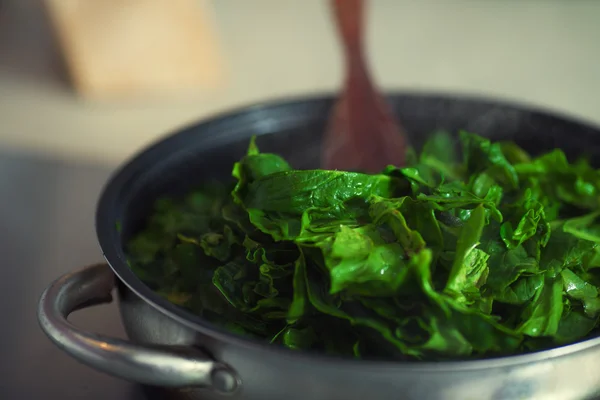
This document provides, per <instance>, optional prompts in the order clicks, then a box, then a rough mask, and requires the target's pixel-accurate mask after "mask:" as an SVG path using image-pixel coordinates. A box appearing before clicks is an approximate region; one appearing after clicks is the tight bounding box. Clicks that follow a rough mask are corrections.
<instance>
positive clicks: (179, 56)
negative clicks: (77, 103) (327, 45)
mask: <svg viewBox="0 0 600 400" xmlns="http://www.w3.org/2000/svg"><path fill="white" fill-rule="evenodd" d="M45 3H46V7H47V9H48V11H49V15H50V17H51V21H52V25H53V27H54V29H55V30H56V31H57V37H58V40H59V42H60V45H61V49H62V53H63V54H64V58H65V62H66V65H67V69H68V71H69V74H70V76H71V80H72V82H73V84H74V85H75V88H76V90H77V91H78V92H79V93H81V94H82V95H84V96H86V97H91V98H111V97H132V96H146V95H161V94H165V93H173V92H181V91H185V92H191V91H194V90H196V91H197V90H198V89H202V90H207V89H209V90H213V89H216V88H219V87H220V86H221V85H222V84H223V82H224V72H223V60H222V57H221V54H220V52H219V45H218V40H217V34H216V30H215V27H214V21H213V19H212V15H211V10H210V4H208V2H206V1H199V0H172V1H163V0H102V1H97V0H93V1H87V0H45Z"/></svg>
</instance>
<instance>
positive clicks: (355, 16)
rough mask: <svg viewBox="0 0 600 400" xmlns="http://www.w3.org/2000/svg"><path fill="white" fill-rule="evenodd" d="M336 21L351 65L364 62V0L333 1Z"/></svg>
mask: <svg viewBox="0 0 600 400" xmlns="http://www.w3.org/2000/svg"><path fill="white" fill-rule="evenodd" d="M331 8H332V10H333V15H334V19H335V21H336V25H337V29H338V32H339V34H340V39H341V41H342V45H343V47H344V51H345V53H346V60H347V61H348V63H349V64H352V63H353V62H359V63H360V64H363V62H362V56H363V54H362V53H363V51H362V37H363V34H362V31H363V14H364V12H363V11H364V8H365V7H364V1H363V0H331Z"/></svg>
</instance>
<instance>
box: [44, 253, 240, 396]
mask: <svg viewBox="0 0 600 400" xmlns="http://www.w3.org/2000/svg"><path fill="white" fill-rule="evenodd" d="M114 286H115V276H114V274H113V272H112V270H111V269H110V267H109V266H108V265H107V264H97V265H92V266H89V267H85V268H82V269H80V270H78V271H74V272H70V273H67V274H65V275H63V276H62V277H60V278H58V279H57V280H56V281H54V282H53V283H52V284H50V286H48V288H47V289H46V290H45V291H44V293H43V294H42V297H41V298H40V301H39V304H38V320H39V323H40V326H41V328H42V330H43V331H44V333H45V334H46V335H47V336H48V337H49V338H50V340H52V342H54V344H56V345H57V346H58V347H59V348H60V349H62V350H63V351H65V352H67V353H68V354H70V355H71V356H73V357H74V358H75V359H77V360H79V361H81V362H82V363H84V364H87V365H89V366H91V367H93V368H95V369H98V370H100V371H102V372H105V373H107V374H110V375H113V376H115V377H118V378H122V379H126V380H129V381H133V382H137V383H141V384H147V385H152V386H162V387H171V388H192V387H197V388H207V389H212V390H214V391H217V392H220V393H223V394H232V393H234V392H236V391H237V390H238V388H239V386H240V380H239V378H238V377H237V374H236V373H235V372H234V371H233V370H232V369H231V368H230V367H229V366H228V365H225V364H223V363H220V362H218V361H214V360H212V359H211V358H210V357H208V356H207V355H206V354H204V353H203V352H202V351H200V350H199V349H196V348H194V347H183V346H180V347H178V346H163V345H142V344H134V343H131V342H128V341H127V340H122V339H117V338H111V337H106V336H102V335H98V334H95V333H91V332H86V331H84V330H81V329H79V328H77V327H76V326H74V325H73V324H71V323H70V322H69V321H68V320H67V317H68V316H69V314H71V313H72V312H73V311H76V310H78V309H82V308H86V307H89V306H91V305H95V304H101V303H109V302H111V301H112V295H111V292H112V290H113V288H114Z"/></svg>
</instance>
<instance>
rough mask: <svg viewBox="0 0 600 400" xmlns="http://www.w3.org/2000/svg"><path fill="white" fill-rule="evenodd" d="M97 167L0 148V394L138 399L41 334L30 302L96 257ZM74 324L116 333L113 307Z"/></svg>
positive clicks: (132, 388)
mask: <svg viewBox="0 0 600 400" xmlns="http://www.w3.org/2000/svg"><path fill="white" fill-rule="evenodd" d="M109 174H110V170H109V169H107V168H103V167H93V166H86V165H74V164H66V163H64V162H60V161H52V160H43V159H40V158H35V157H30V156H26V155H12V154H6V153H2V152H0V257H1V260H2V268H1V274H2V276H1V280H0V285H1V286H2V291H0V293H1V294H0V296H2V297H1V300H2V301H1V304H2V315H3V317H4V321H5V322H4V323H3V324H2V325H3V326H2V328H1V329H0V354H1V358H0V398H1V399H3V400H12V399H32V400H33V399H64V400H67V399H73V400H75V399H77V400H81V399H87V400H95V399H102V400H105V399H111V400H120V399H127V400H141V399H145V398H146V397H144V396H143V394H142V390H141V389H140V387H138V386H137V385H134V384H130V383H127V382H124V381H122V380H118V379H114V378H111V377H109V376H106V375H104V374H101V373H99V372H96V371H94V370H92V369H91V368H88V367H86V366H83V365H81V364H79V363H78V362H76V361H75V360H73V359H72V358H70V357H69V356H67V355H66V354H65V353H62V352H61V351H60V350H59V349H58V348H56V347H55V346H54V345H53V344H52V343H51V342H50V341H49V340H48V339H47V338H46V337H45V336H44V334H43V333H42V331H41V330H40V328H39V327H38V323H37V318H36V305H37V301H38V298H39V296H40V294H41V292H42V291H43V289H44V288H45V287H46V286H47V285H48V284H49V283H50V282H51V281H52V280H54V279H55V278H57V277H59V276H60V275H61V274H63V273H65V272H67V271H69V270H72V269H76V268H79V267H82V266H85V265H87V264H91V263H95V262H98V261H100V260H101V259H102V255H101V252H100V249H99V246H98V244H97V242H96V237H95V230H94V222H93V219H94V211H95V205H96V200H97V197H98V194H99V192H100V190H101V188H102V185H103V184H104V182H105V181H106V179H107V178H108V176H109ZM71 320H72V321H73V322H75V323H76V324H78V325H80V326H82V327H84V328H86V329H89V330H92V331H96V332H101V333H105V334H110V335H115V336H120V337H123V336H124V333H123V329H122V327H121V323H120V319H119V314H118V311H117V308H116V307H115V305H114V304H110V305H103V306H98V307H95V308H93V309H88V310H85V311H81V312H78V313H76V314H74V315H73V316H72V318H71Z"/></svg>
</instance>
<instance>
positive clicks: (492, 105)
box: [38, 94, 600, 400]
mask: <svg viewBox="0 0 600 400" xmlns="http://www.w3.org/2000/svg"><path fill="white" fill-rule="evenodd" d="M332 101H333V98H331V97H320V98H310V99H305V100H299V101H293V102H285V103H274V104H268V105H264V106H255V107H251V108H247V109H244V110H241V111H239V112H235V113H232V114H229V115H225V116H222V117H219V118H215V119H211V120H209V121H207V122H203V123H200V124H198V125H195V126H192V127H190V128H187V129H185V130H183V131H181V132H179V133H176V134H174V135H172V136H169V137H167V138H166V139H164V140H162V141H160V142H158V143H156V144H155V145H153V146H151V147H149V148H148V149H146V150H145V151H143V152H142V153H140V154H139V155H138V156H136V157H135V158H134V159H133V160H132V161H130V162H129V163H127V164H126V165H125V166H124V167H122V168H121V169H120V170H119V171H118V172H117V173H116V174H115V175H114V176H113V177H112V179H111V180H110V181H109V182H108V184H107V186H106V188H105V190H104V192H103V194H102V197H101V198H100V202H99V205H98V209H97V215H96V227H97V234H98V240H99V242H100V245H101V247H102V250H103V252H104V255H105V258H106V260H107V262H108V265H106V264H103V265H94V266H91V267H87V268H84V269H81V270H78V271H75V272H72V273H70V274H67V275H65V276H63V277H61V278H59V279H58V280H56V281H55V282H54V283H52V284H51V285H50V286H49V287H48V288H47V289H46V291H45V292H44V294H43V295H42V297H41V299H40V303H39V310H38V317H39V321H40V324H41V327H42V329H43V330H44V332H45V333H46V334H47V335H48V337H49V338H50V339H51V340H52V341H53V342H54V343H56V344H57V345H58V346H59V347H60V348H62V349H63V350H64V351H65V352H67V353H69V354H70V355H71V356H73V357H74V358H76V359H78V360H79V361H81V362H83V363H85V364H87V365H89V366H91V367H93V368H96V369H98V370H100V371H104V372H106V373H108V374H111V375H114V376H117V377H120V378H123V379H127V380H131V381H135V382H139V383H142V384H147V385H153V386H161V387H170V388H185V389H188V390H189V392H188V396H192V397H195V396H197V397H198V398H202V399H222V398H224V397H227V396H229V398H240V399H248V400H265V399H283V398H285V399H288V400H305V399H313V400H317V399H323V400H325V399H327V400H339V399H345V400H354V399H356V400H358V399H363V398H369V399H374V400H375V399H392V398H402V399H419V400H423V399H460V400H468V399H473V400H500V399H510V400H514V399H545V400H551V399H560V400H568V399H587V398H592V397H594V396H597V395H599V394H600V362H598V360H599V359H600V338H594V339H590V340H587V341H584V342H580V343H577V344H573V345H569V346H564V347H561V348H557V349H553V350H549V351H544V352H538V353H533V354H527V355H520V356H513V357H506V358H497V359H489V360H481V361H468V362H442V363H429V362H425V363H421V362H410V363H409V362H375V361H364V360H350V359H340V358H332V357H328V356H324V355H315V354H307V353H302V352H295V351H291V350H287V349H284V348H281V347H279V346H271V345H268V344H265V343H262V342H258V341H253V340H249V339H245V338H242V337H239V336H237V335H235V334H233V333H229V332H226V331H224V330H222V329H220V328H218V327H216V326H213V325H211V324H209V323H208V322H206V321H203V320H202V319H201V318H199V317H197V316H195V315H192V314H191V313H188V312H187V311H185V310H183V309H181V308H179V307H177V306H175V305H173V304H171V303H169V302H167V301H166V300H164V299H163V298H161V297H159V296H158V295H157V294H155V293H154V292H153V291H152V290H150V288H148V287H147V286H145V285H144V284H143V283H142V282H141V281H140V280H139V279H138V278H137V277H136V276H135V275H134V274H133V273H132V272H131V270H130V269H129V268H128V266H127V263H126V257H125V254H124V252H123V243H124V242H126V241H127V240H128V238H129V237H130V236H131V234H132V232H134V231H135V230H136V229H137V228H139V226H140V224H141V223H142V222H143V219H144V217H145V216H146V215H147V214H148V212H149V211H150V207H151V206H152V203H153V200H154V199H156V198H157V197H158V196H160V195H163V194H166V193H169V194H177V193H182V192H185V191H186V190H187V189H189V188H190V186H192V185H194V184H197V183H198V182H201V181H202V180H205V179H209V178H210V179H213V178H219V179H227V178H228V176H229V173H230V169H231V166H232V164H233V162H234V161H236V160H237V159H238V158H239V157H240V156H241V155H242V154H244V151H245V148H246V145H247V141H248V138H249V136H250V135H252V134H259V135H266V136H265V137H263V138H261V139H260V144H261V149H262V150H264V151H272V152H278V153H280V154H282V155H283V156H285V157H287V158H288V159H289V160H290V161H291V163H292V165H294V166H296V167H300V168H303V167H310V166H312V167H315V166H317V165H318V161H319V146H320V138H321V134H322V132H323V131H324V125H325V123H326V119H327V116H328V112H329V109H330V107H331V105H332ZM390 102H391V104H392V107H393V108H394V110H395V112H396V113H397V115H398V117H399V119H400V120H401V121H402V122H403V124H404V126H405V127H406V130H407V131H408V132H409V134H410V136H411V140H412V141H413V143H415V144H416V145H417V146H418V145H419V143H421V142H422V140H423V138H424V137H425V136H426V135H427V134H428V133H430V132H432V131H434V130H436V129H442V128H443V129H448V130H451V131H457V130H460V129H466V130H469V131H472V132H476V133H479V134H482V135H485V136H487V137H490V138H492V139H496V140H497V139H510V140H515V141H517V142H518V143H519V144H521V145H522V146H523V147H525V148H526V149H528V150H530V151H533V152H539V151H542V150H549V149H552V148H555V147H560V148H563V149H564V150H565V152H566V153H567V155H569V154H570V155H578V154H580V153H581V152H582V151H585V152H588V153H590V154H600V132H599V131H598V130H597V129H594V128H590V127H588V126H586V125H585V124H583V123H580V122H575V121H572V120H569V119H567V118H563V117H561V116H555V115H553V114H551V113H547V112H540V111H535V110H531V109H529V108H527V107H523V106H515V105H507V104H501V103H499V102H494V101H487V100H482V99H474V98H462V97H455V96H443V95H426V94H401V95H394V96H391V97H390ZM117 224H118V225H119V226H120V229H118V228H117ZM115 276H116V277H117V279H115ZM115 285H116V287H117V291H118V294H119V304H120V310H121V315H122V318H123V324H124V326H125V329H126V332H127V334H128V336H129V338H130V341H126V340H120V339H115V338H108V337H104V336H101V335H97V334H94V333H90V332H85V331H82V330H81V329H78V328H77V327H75V326H73V325H72V324H71V323H69V322H68V321H67V316H68V315H69V313H70V312H72V311H74V310H76V309H80V308H84V307H86V306H88V305H90V304H93V303H98V302H106V301H110V294H111V292H112V290H113V288H114V286H115Z"/></svg>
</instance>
